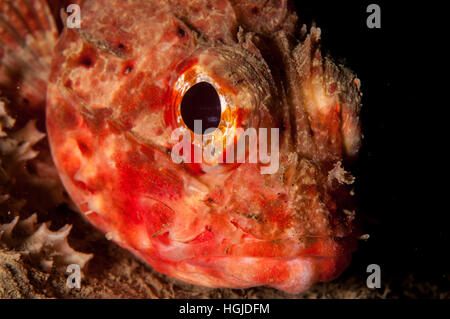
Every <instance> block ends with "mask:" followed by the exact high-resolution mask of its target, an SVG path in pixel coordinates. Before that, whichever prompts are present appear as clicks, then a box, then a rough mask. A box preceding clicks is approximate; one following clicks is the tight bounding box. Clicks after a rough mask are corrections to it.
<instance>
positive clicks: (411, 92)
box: [296, 1, 450, 297]
mask: <svg viewBox="0 0 450 319" xmlns="http://www.w3.org/2000/svg"><path fill="white" fill-rule="evenodd" d="M371 3H376V4H378V5H379V6H380V7H381V29H369V28H368V27H367V25H366V19H367V17H368V16H369V15H370V13H367V12H366V9H367V6H368V5H369V4H371ZM296 6H297V9H298V10H297V11H298V14H299V17H300V20H301V21H302V22H303V23H306V24H307V25H308V26H310V25H311V23H312V22H313V21H314V22H315V23H316V25H317V26H318V27H320V28H321V29H322V46H323V50H324V51H325V52H328V53H330V55H331V56H333V57H334V58H335V59H337V60H338V61H343V62H344V63H345V65H346V66H347V67H349V68H350V69H352V70H353V71H354V72H355V73H356V74H357V75H358V77H359V78H360V79H361V82H362V92H363V109H362V122H363V132H364V143H363V148H362V151H361V156H360V159H359V162H358V163H357V164H356V165H355V166H354V167H353V171H354V172H355V173H356V176H357V185H356V192H357V194H358V198H359V207H360V210H359V212H358V213H359V215H360V217H361V221H362V223H363V229H364V232H365V233H368V234H369V235H370V239H369V240H367V241H366V242H364V241H361V242H360V245H359V250H358V251H357V252H356V253H355V254H354V260H353V263H352V265H351V266H350V268H349V269H348V270H347V271H346V273H345V274H347V275H348V274H358V275H359V274H360V275H361V276H366V277H367V275H366V267H367V265H369V264H371V263H374V264H378V265H380V267H381V272H382V282H384V281H385V280H388V281H389V282H390V285H391V286H393V288H394V289H395V285H396V284H398V285H400V283H402V282H404V281H405V280H410V281H411V280H412V281H413V283H412V284H413V285H416V284H417V285H423V284H424V283H431V284H435V285H437V286H438V287H439V290H440V291H446V292H448V291H449V290H450V276H449V275H450V267H449V266H450V263H449V258H448V254H449V247H450V246H449V244H450V240H449V223H448V217H447V215H448V209H446V208H445V201H446V195H445V194H442V195H440V194H438V193H439V191H442V190H444V191H445V190H446V189H447V188H448V186H446V182H445V178H444V176H443V175H444V174H445V169H442V168H441V167H440V166H439V164H438V156H437V153H436V150H437V149H438V148H442V145H441V146H439V145H437V146H435V145H434V144H437V143H435V136H437V135H438V133H437V129H438V127H439V124H438V121H437V118H439V117H441V115H438V114H441V113H440V110H442V106H443V105H442V101H439V102H438V103H439V104H433V103H432V102H431V97H430V96H435V95H436V94H437V93H438V91H439V90H438V89H437V87H434V85H435V84H434V83H437V82H439V78H437V77H435V76H432V75H429V74H428V71H429V70H431V69H433V70H434V71H438V72H437V73H441V70H440V68H441V65H442V67H443V64H441V63H442V62H443V61H445V59H443V58H441V57H439V54H440V50H438V49H437V43H439V42H442V39H438V31H439V28H438V26H437V25H436V24H437V22H439V19H438V18H437V15H438V14H439V12H440V11H442V10H443V8H442V7H440V6H438V5H436V4H433V3H432V2H430V3H427V4H423V3H422V4H420V3H417V4H416V3H410V2H397V1H395V2H394V1H335V2H329V3H328V2H322V1H297V2H296ZM444 54H445V53H444ZM444 64H445V63H444ZM430 84H431V85H430ZM438 110H439V111H438ZM437 111H438V112H437ZM442 116H444V115H442ZM444 145H446V144H444ZM439 180H440V181H439ZM440 183H442V184H440ZM345 274H344V276H345ZM391 288H392V287H391ZM424 296H425V297H426V293H425V295H424Z"/></svg>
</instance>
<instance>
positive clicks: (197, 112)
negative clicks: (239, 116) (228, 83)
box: [181, 82, 222, 134]
mask: <svg viewBox="0 0 450 319" xmlns="http://www.w3.org/2000/svg"><path fill="white" fill-rule="evenodd" d="M221 115H222V112H221V104H220V98H219V94H218V93H217V91H216V89H215V88H214V86H212V85H211V84H210V83H208V82H199V83H197V84H195V85H193V86H192V87H191V88H190V89H189V90H188V91H187V92H186V93H185V94H184V96H183V99H182V101H181V117H182V118H183V121H184V123H185V124H186V126H187V127H188V128H189V129H190V130H191V131H193V132H194V128H195V127H194V121H195V120H201V121H202V122H201V123H202V134H204V133H205V131H206V130H207V129H210V128H218V127H219V124H220V120H221ZM195 133H197V132H195Z"/></svg>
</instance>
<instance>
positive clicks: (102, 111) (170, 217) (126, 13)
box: [47, 0, 360, 293]
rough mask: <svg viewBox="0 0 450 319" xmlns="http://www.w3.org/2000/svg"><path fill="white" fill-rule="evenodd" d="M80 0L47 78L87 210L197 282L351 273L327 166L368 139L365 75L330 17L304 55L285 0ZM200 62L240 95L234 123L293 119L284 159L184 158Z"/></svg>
mask: <svg viewBox="0 0 450 319" xmlns="http://www.w3.org/2000/svg"><path fill="white" fill-rule="evenodd" d="M193 3H196V5H194V4H193ZM262 3H266V7H265V8H263V7H261V4H262ZM82 12H83V20H82V28H81V30H68V29H65V30H64V31H63V33H62V35H61V38H60V41H59V43H58V45H57V47H56V51H55V56H54V57H53V63H52V71H51V76H50V82H49V85H48V91H47V129H48V134H49V140H50V144H51V149H52V154H53V157H54V160H55V163H56V166H57V168H58V171H59V172H60V176H61V179H62V181H63V183H64V185H65V187H66V189H67V191H68V192H69V194H70V195H71V197H72V199H73V200H74V202H75V203H76V204H77V206H78V207H79V209H80V211H81V212H83V213H84V214H85V215H86V217H87V218H88V219H89V220H90V221H91V222H92V223H93V224H94V225H95V226H96V227H98V228H99V229H101V230H102V231H104V232H105V233H106V234H107V237H108V238H111V239H112V240H114V241H115V242H117V243H118V244H119V245H121V246H123V247H125V248H127V249H129V250H130V251H132V252H133V253H134V254H135V255H136V256H138V257H140V258H141V259H143V260H145V261H146V262H148V263H149V264H150V265H152V266H153V267H154V268H155V269H157V270H158V271H161V272H163V273H166V274H169V275H172V276H174V277H177V278H179V279H182V280H185V281H188V282H192V283H195V284H200V285H205V286H211V287H233V288H243V287H250V286H257V285H268V286H273V287H276V288H278V289H282V290H285V291H287V292H291V293H296V292H301V291H303V290H305V289H307V288H308V287H309V286H310V285H311V284H313V283H314V282H317V281H327V280H331V279H333V278H335V277H336V276H337V275H338V274H339V273H341V272H342V270H343V269H344V268H345V267H346V266H347V265H348V263H349V261H350V254H351V252H352V251H353V250H354V248H355V242H356V233H355V229H354V226H353V217H351V218H350V217H349V216H347V215H346V214H344V213H343V211H344V209H351V206H350V204H349V197H350V195H349V189H348V188H347V186H346V185H344V184H343V183H342V180H334V179H332V178H331V179H330V178H329V172H330V171H331V170H332V169H333V167H335V165H336V164H337V163H338V162H341V161H344V160H345V159H346V158H347V157H354V156H355V155H356V154H357V152H358V148H359V141H360V131H359V118H358V112H359V108H358V106H355V105H353V104H352V101H349V99H350V97H348V95H351V94H354V92H356V91H357V88H356V86H357V83H356V82H354V81H353V80H352V79H349V76H348V74H347V75H346V76H343V77H342V78H340V77H339V76H340V75H339V74H340V73H339V72H337V73H333V69H332V68H331V67H330V66H329V65H328V64H327V62H325V60H324V59H322V57H321V56H320V52H319V51H318V45H317V43H318V37H319V36H318V31H317V30H316V31H314V30H313V32H312V35H311V36H310V37H307V38H303V39H302V41H304V44H305V47H300V49H298V48H297V49H298V50H297V49H296V50H297V51H298V52H297V53H296V54H294V52H296V51H295V50H294V47H293V44H292V43H291V42H286V41H288V40H286V39H288V38H290V37H292V36H293V35H294V32H295V30H296V28H295V26H296V25H295V21H296V17H295V14H293V13H292V12H291V11H290V9H289V7H288V6H287V4H286V3H285V1H269V2H266V1H227V0H220V1H206V0H205V1H195V2H194V1H167V2H165V1H163V2H161V1H148V0H147V1H143V0H142V1H133V2H130V3H127V2H125V1H113V0H110V1H106V0H100V1H85V2H83V3H82ZM238 26H242V29H240V31H239V29H238ZM249 31H253V32H255V33H256V35H254V34H251V33H248V32H249ZM303 48H304V49H303ZM274 50H275V51H276V50H278V52H275V51H274ZM302 50H304V51H305V52H300V51H302ZM271 51H273V56H279V57H280V61H279V62H274V61H270V57H268V55H267V53H268V52H271ZM299 59H300V60H301V61H303V62H305V61H306V62H307V63H306V64H303V63H299V62H301V61H299ZM266 60H267V61H266ZM266 62H267V63H266ZM322 62H323V63H322ZM277 63H279V64H277ZM197 66H201V69H200V73H201V72H203V71H205V70H206V71H207V72H208V73H209V74H210V75H211V76H212V78H213V79H214V81H216V82H217V83H218V85H220V87H221V89H222V91H221V92H219V93H221V94H222V95H224V96H225V95H226V96H227V97H228V98H229V99H230V100H229V101H230V105H232V109H233V110H230V111H229V113H227V116H230V118H232V119H233V120H234V121H235V122H234V126H235V127H243V128H247V127H255V128H258V127H268V128H270V127H277V128H280V127H282V128H283V129H282V131H281V133H280V134H281V142H280V143H281V144H280V169H279V170H278V172H277V173H276V174H273V175H262V174H261V173H260V167H261V164H240V165H236V164H217V165H212V166H205V165H201V164H189V165H187V164H186V165H183V164H181V165H180V164H176V163H174V162H173V161H172V160H171V156H170V149H171V148H172V146H173V144H174V142H172V141H171V140H170V133H171V132H172V131H173V129H175V128H177V127H179V126H183V125H184V124H183V123H182V122H177V120H176V115H177V110H178V107H179V104H178V102H179V101H180V98H181V97H180V96H179V92H178V91H177V90H176V89H175V83H176V81H177V80H178V79H179V78H180V75H181V74H186V79H188V78H189V77H188V75H189V74H191V75H192V74H194V73H195V72H194V71H193V70H195V68H196V67H197ZM276 67H283V68H285V71H280V69H276ZM202 70H203V71H202ZM206 71H205V72H206ZM231 71H234V72H231ZM190 72H191V73H190ZM192 72H193V73H192ZM342 72H344V71H342ZM193 76H195V74H194V75H193ZM238 80H239V81H238ZM345 81H347V82H348V83H347V82H345ZM352 81H353V82H352ZM343 82H345V83H343ZM237 83H239V84H237ZM348 87H351V89H348ZM349 91H351V92H349ZM244 92H245V93H248V94H247V95H244ZM311 92H312V93H311ZM311 94H312V95H311ZM263 97H264V98H263ZM322 97H323V98H322ZM356 104H358V103H356ZM223 116H225V115H223Z"/></svg>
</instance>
